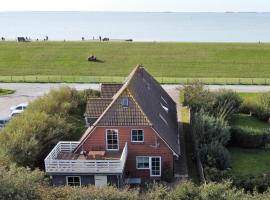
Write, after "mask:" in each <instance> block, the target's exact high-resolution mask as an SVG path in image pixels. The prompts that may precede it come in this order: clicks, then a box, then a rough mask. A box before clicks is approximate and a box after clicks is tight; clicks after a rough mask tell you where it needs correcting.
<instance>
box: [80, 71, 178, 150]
mask: <svg viewBox="0 0 270 200" xmlns="http://www.w3.org/2000/svg"><path fill="white" fill-rule="evenodd" d="M123 96H125V97H128V98H129V106H128V108H123V107H122V105H121V100H122V97H123ZM146 125H151V126H152V127H153V129H154V130H155V131H156V132H157V133H158V134H159V135H160V137H161V138H162V139H163V140H164V141H165V142H166V143H167V144H168V146H169V147H170V148H171V149H172V150H173V151H174V152H175V153H176V154H178V155H179V154H180V145H179V143H178V142H179V140H178V122H177V112H176V104H175V102H174V101H173V100H172V98H171V97H170V96H169V95H168V94H167V92H166V91H165V90H164V89H163V88H162V87H161V85H160V84H159V83H158V82H157V81H156V80H155V79H154V78H153V77H152V76H151V75H150V74H149V73H148V72H147V71H145V69H144V68H143V67H140V66H137V67H136V68H135V69H134V70H133V71H132V72H131V74H130V75H129V76H128V78H127V80H126V82H125V83H124V84H123V86H122V87H121V89H120V90H119V91H118V92H117V93H116V94H115V95H114V96H113V99H112V102H111V103H110V104H109V105H108V107H107V108H106V109H105V110H104V112H103V113H102V115H101V116H99V118H98V119H97V121H96V122H95V123H94V125H93V127H94V126H146ZM93 127H90V128H89V129H88V130H87V131H86V132H85V134H84V135H83V137H82V138H81V143H80V145H78V147H77V148H79V146H81V145H82V144H83V143H84V141H85V140H86V139H87V137H88V135H89V134H90V133H91V131H92V130H93Z"/></svg>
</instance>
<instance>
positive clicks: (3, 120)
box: [0, 117, 10, 128]
mask: <svg viewBox="0 0 270 200" xmlns="http://www.w3.org/2000/svg"><path fill="white" fill-rule="evenodd" d="M9 120H10V118H9V117H0V128H3V127H4V126H5V125H6V123H8V121H9Z"/></svg>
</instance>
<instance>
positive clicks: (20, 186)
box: [0, 165, 47, 200]
mask: <svg viewBox="0 0 270 200" xmlns="http://www.w3.org/2000/svg"><path fill="white" fill-rule="evenodd" d="M46 184H47V181H46V179H44V174H43V172H41V171H39V170H34V171H30V170H29V169H26V168H23V167H16V166H15V165H12V166H10V168H9V169H6V168H3V167H0V199H3V200H8V199H10V200H21V199H41V197H40V195H39V193H38V188H39V187H40V186H41V185H46Z"/></svg>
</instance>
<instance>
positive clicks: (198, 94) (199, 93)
mask: <svg viewBox="0 0 270 200" xmlns="http://www.w3.org/2000/svg"><path fill="white" fill-rule="evenodd" d="M183 92H184V102H183V105H184V106H188V107H189V108H190V109H191V111H192V112H198V111H200V110H204V111H209V110H211V108H212V107H213V105H214V95H213V94H212V93H211V92H210V91H209V90H208V89H205V88H204V85H203V84H202V83H201V82H199V81H195V82H193V83H191V84H189V85H185V86H184V89H183Z"/></svg>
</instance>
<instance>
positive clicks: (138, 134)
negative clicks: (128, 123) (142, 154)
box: [131, 129, 144, 142]
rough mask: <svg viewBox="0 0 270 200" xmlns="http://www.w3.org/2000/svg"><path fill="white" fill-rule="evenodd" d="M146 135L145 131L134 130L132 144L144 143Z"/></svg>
mask: <svg viewBox="0 0 270 200" xmlns="http://www.w3.org/2000/svg"><path fill="white" fill-rule="evenodd" d="M143 141H144V134H143V130H135V129H134V130H132V131H131V142H143Z"/></svg>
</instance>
